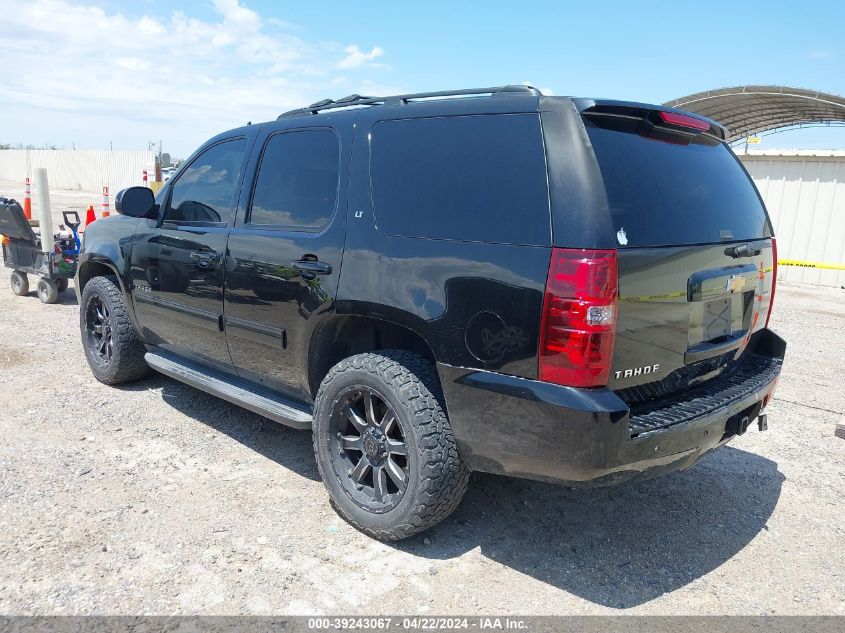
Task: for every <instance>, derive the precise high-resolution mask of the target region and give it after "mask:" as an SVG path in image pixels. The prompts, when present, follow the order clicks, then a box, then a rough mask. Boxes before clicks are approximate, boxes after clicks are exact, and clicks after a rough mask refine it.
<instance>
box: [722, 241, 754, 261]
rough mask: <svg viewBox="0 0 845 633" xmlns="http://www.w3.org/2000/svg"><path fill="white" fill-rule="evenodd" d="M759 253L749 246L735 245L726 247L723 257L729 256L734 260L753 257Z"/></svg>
mask: <svg viewBox="0 0 845 633" xmlns="http://www.w3.org/2000/svg"><path fill="white" fill-rule="evenodd" d="M760 253H761V249H759V248H755V247H754V246H752V245H751V244H737V245H736V246H728V247H727V248H726V249H725V255H730V256H731V257H733V258H734V259H737V258H738V257H754V256H755V255H759V254H760Z"/></svg>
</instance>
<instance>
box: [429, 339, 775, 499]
mask: <svg viewBox="0 0 845 633" xmlns="http://www.w3.org/2000/svg"><path fill="white" fill-rule="evenodd" d="M785 349H786V343H785V342H784V341H783V340H782V339H781V338H779V337H778V336H777V335H775V334H774V333H773V332H771V331H770V330H762V331H761V332H758V333H757V334H755V336H754V338H753V339H752V341H751V342H750V344H749V346H748V349H747V350H746V355H747V358H748V359H751V362H758V363H759V367H760V368H761V369H760V371H757V372H745V374H743V377H737V378H736V379H735V380H732V379H725V380H724V382H723V384H724V387H725V388H724V389H723V390H721V391H719V392H718V393H714V390H713V389H712V388H711V389H709V390H704V389H702V390H701V391H700V392H698V395H697V396H696V392H691V393H690V394H689V395H688V396H685V399H684V402H682V403H675V404H674V405H667V407H666V408H665V411H664V413H665V412H666V411H669V410H670V409H671V411H669V413H671V415H670V416H669V417H668V418H667V420H668V421H669V422H670V423H669V424H668V425H667V426H665V427H660V428H657V427H653V428H650V429H643V428H640V427H639V426H638V425H637V419H638V418H641V415H642V413H640V412H635V413H634V415H633V416H632V414H631V411H630V409H629V408H628V406H627V405H626V404H625V402H623V401H622V400H621V399H620V398H619V396H617V395H616V393H614V392H613V391H611V390H610V389H576V388H573V387H561V386H558V385H552V384H549V383H543V382H539V381H535V380H527V379H524V378H516V377H513V376H505V375H502V374H498V373H494V372H487V371H481V370H474V369H466V368H460V367H453V366H450V365H445V364H438V371H439V372H440V378H441V383H442V385H443V390H444V393H445V397H446V406H447V409H448V411H449V418H450V420H451V423H452V429H453V432H454V434H455V438H456V440H457V442H458V445H459V448H460V450H461V454H462V455H463V457H464V459H465V460H466V461H467V463H468V465H469V467H470V468H471V469H472V470H477V471H484V472H490V473H495V474H501V475H509V476H513V477H525V478H528V479H539V480H543V481H552V482H559V483H567V484H570V485H577V484H587V485H607V484H612V483H619V482H622V481H626V480H631V479H641V478H650V477H653V476H656V475H659V474H662V473H665V472H671V471H673V470H681V469H684V468H688V467H690V466H692V465H693V464H694V463H695V462H697V461H698V460H699V459H700V458H701V457H702V456H703V455H705V454H706V453H707V452H709V451H711V450H713V449H714V448H716V447H718V446H721V445H722V444H724V443H726V442H728V441H729V440H730V439H731V437H733V436H734V435H735V434H736V432H737V430H738V424H737V421H738V420H740V419H742V418H744V417H748V418H749V421H753V419H754V418H756V417H757V416H758V415H759V413H760V411H761V410H762V407H763V406H764V404H765V403H766V401H767V396H768V395H769V394H770V393H771V392H772V390H773V389H774V387H775V384H776V382H777V379H778V376H779V374H780V367H781V363H782V361H783V356H784V352H785ZM716 380H719V379H716ZM741 380H744V381H745V382H743V383H742V385H741V386H742V388H739V387H738V385H739V383H740V381H741ZM696 402H697V406H691V405H694V404H695V403H696ZM681 410H685V411H687V417H685V418H680V417H679V411H681ZM646 413H647V415H649V416H652V422H653V414H654V412H653V410H652V411H648V412H646ZM632 420H633V422H632Z"/></svg>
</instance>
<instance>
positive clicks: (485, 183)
mask: <svg viewBox="0 0 845 633" xmlns="http://www.w3.org/2000/svg"><path fill="white" fill-rule="evenodd" d="M371 142H372V146H371V152H372V153H371V165H370V168H371V172H370V173H371V176H372V195H373V206H374V210H375V218H376V225H377V227H378V229H379V230H380V231H382V232H383V233H388V234H390V235H400V236H406V237H424V238H436V239H448V240H463V241H476V242H502V243H512V244H531V245H540V246H546V245H548V244H550V242H551V228H550V222H551V220H550V214H549V192H548V184H547V178H546V158H545V152H544V149H543V139H542V135H541V132H540V118H539V115H537V114H506V115H477V116H457V117H443V118H428V119H403V120H394V121H382V122H380V123H377V124H376V125H375V126H374V127H373V131H372V141H371Z"/></svg>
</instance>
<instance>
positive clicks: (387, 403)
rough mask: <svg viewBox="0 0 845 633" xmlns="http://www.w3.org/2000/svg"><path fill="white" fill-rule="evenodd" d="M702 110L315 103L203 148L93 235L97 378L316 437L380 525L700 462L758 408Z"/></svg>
mask: <svg viewBox="0 0 845 633" xmlns="http://www.w3.org/2000/svg"><path fill="white" fill-rule="evenodd" d="M725 138H726V132H725V130H724V129H723V128H722V127H721V126H720V125H719V124H717V123H715V122H714V121H711V120H708V119H704V118H701V117H700V116H697V115H694V114H691V113H686V112H682V111H678V110H673V109H669V108H665V107H661V106H654V105H646V104H640V103H629V102H621V101H609V100H599V99H575V98H564V97H545V96H543V95H542V94H540V93H539V92H538V91H537V90H535V89H533V88H530V87H526V86H507V87H504V88H492V89H483V90H460V91H450V92H438V93H426V94H412V95H400V96H394V97H379V98H375V97H362V96H359V95H353V96H351V97H347V98H345V99H340V100H338V101H331V100H326V101H321V102H319V103H315V104H313V105H312V106H309V107H307V108H303V109H301V110H295V111H292V112H287V113H285V114H283V115H281V116H280V117H279V118H278V119H277V120H275V121H271V122H268V123H262V124H260V125H247V126H245V127H242V128H238V129H235V130H232V131H230V132H226V133H224V134H221V135H219V136H217V137H215V138H213V139H211V140H210V141H208V142H207V143H206V144H205V145H203V146H202V147H201V148H200V149H199V150H198V151H197V152H196V153H195V154H194V155H193V156H192V157H191V158H190V159H189V160H187V161H186V162H185V164H184V165H183V166H182V167H181V168H180V169H179V171H178V172H177V173H176V174H175V175H174V176H173V177H172V178H171V179H170V180H169V181H168V182H167V184H166V185H165V187H164V188H163V189H162V190H161V191H160V192H159V193H158V195H157V196H156V197H155V199H154V198H153V194H152V193H151V192H150V190H148V189H144V188H141V187H133V188H130V189H126V190H124V191H122V192H121V193H120V194H118V196H117V198H116V200H115V202H116V205H115V206H116V209H117V211H118V212H119V213H120V214H121V215H117V216H114V217H110V218H108V219H106V220H100V221H98V222H96V223H95V224H93V225H91V226H90V227H89V228H88V230H87V231H86V232H85V242H84V248H83V253H82V255H81V257H80V259H79V270H78V273H77V276H76V289H77V293H78V294H79V301H80V329H81V333H82V340H83V344H84V348H85V353H86V356H87V358H88V362H89V363H90V365H91V369H92V370H93V372H94V375H95V376H96V377H97V379H99V380H100V381H102V382H105V383H108V384H112V383H119V382H124V381H129V380H134V379H137V378H140V377H142V376H144V375H145V374H146V373H147V372H148V371H149V368H153V369H155V370H157V371H159V372H161V373H164V374H166V375H168V376H172V377H174V378H176V379H177V380H181V381H183V382H186V383H188V384H190V385H193V386H195V387H197V388H199V389H202V390H204V391H207V392H209V393H211V394H214V395H216V396H219V397H221V398H224V399H226V400H229V401H230V402H234V403H237V404H239V405H241V406H243V407H244V408H247V409H249V410H251V411H255V412H257V413H260V414H261V415H264V416H266V417H268V418H271V419H273V420H276V421H278V422H281V423H283V424H288V425H290V426H293V427H296V428H300V429H312V430H313V437H314V451H315V453H316V458H317V464H318V466H319V469H320V473H321V474H322V477H323V481H324V482H325V485H326V488H327V489H328V492H329V495H330V497H331V500H332V502H333V503H334V506H335V507H336V508H337V510H338V511H339V513H340V514H341V515H342V516H343V517H344V518H345V519H346V520H347V521H349V522H350V523H352V524H353V525H355V526H356V527H358V528H359V529H361V530H363V531H364V532H366V533H367V534H370V535H372V536H375V537H377V538H380V539H388V540H389V539H401V538H404V537H407V536H409V535H411V534H414V533H416V532H418V531H420V530H423V529H425V528H427V527H429V526H431V525H434V524H435V523H437V522H438V521H440V520H442V519H443V518H444V517H446V516H447V515H449V513H450V512H452V511H453V510H454V509H455V507H456V506H457V505H458V503H459V502H460V500H461V497H462V495H463V494H464V492H465V490H466V487H467V483H468V481H469V474H470V472H471V471H485V472H489V473H498V474H503V475H511V476H516V477H528V478H532V479H541V480H546V481H552V482H561V483H565V484H567V485H577V484H592V485H597V484H608V483H616V482H621V481H624V480H631V479H639V478H643V477H650V476H653V475H655V474H659V473H664V472H669V471H673V470H677V469H683V468H687V467H689V466H690V465H692V464H693V463H695V462H696V461H697V460H698V459H700V458H701V457H702V455H704V454H706V453H707V452H708V451H710V450H712V449H714V448H716V447H718V446H721V445H722V444H724V443H726V442H727V441H729V440H730V439H731V438H732V437H733V436H735V435H738V434H741V433H744V432H745V430H746V429H747V427H748V426H749V424H750V423H751V422H752V421H753V420H755V419H757V423H758V426H759V428H760V429H761V430H762V429H764V428H765V427H766V416H765V415H762V414H761V412H762V411H763V409H764V408H765V406H766V404H767V403H768V401H769V399H770V398H771V395H772V391H773V389H774V387H775V383H776V381H777V379H778V375H779V373H780V369H781V364H782V361H783V355H784V350H785V347H786V346H785V343H784V341H782V340H781V339H780V338H778V337H777V336H776V335H775V334H773V333H772V332H771V331H770V330H769V329H767V324H768V320H769V314H770V311H771V306H772V299H773V297H774V291H775V278H776V262H777V257H776V251H775V248H776V246H775V240H774V237H773V233H772V226H771V223H770V221H769V218H768V216H767V214H766V210H765V208H764V206H763V203H762V201H761V199H760V196H759V195H758V193H757V191H756V190H755V188H754V185H753V183H752V182H751V179H750V178H749V177H748V174H747V173H746V172H745V170H744V169H743V167H742V165H741V164H740V162H739V161H738V160H737V158H736V157H735V156H734V154H733V153H732V152H731V150H730V149H729V148H728V146H727V145H726V143H725Z"/></svg>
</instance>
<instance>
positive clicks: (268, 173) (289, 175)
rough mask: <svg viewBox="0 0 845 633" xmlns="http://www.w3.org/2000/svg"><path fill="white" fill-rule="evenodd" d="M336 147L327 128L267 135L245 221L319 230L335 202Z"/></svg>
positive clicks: (332, 136)
mask: <svg viewBox="0 0 845 633" xmlns="http://www.w3.org/2000/svg"><path fill="white" fill-rule="evenodd" d="M339 160H340V146H339V144H338V140H337V136H335V134H334V132H331V131H329V130H302V131H297V132H286V133H282V134H276V135H274V136H271V137H270V140H268V141H267V145H266V146H265V148H264V154H263V156H262V157H261V166H260V167H259V168H258V178H257V179H256V183H255V193H254V194H253V196H252V208H251V210H250V214H249V224H260V225H273V226H276V227H291V228H295V229H319V228H321V227H323V226H325V225H326V224H328V222H329V219H330V218H331V216H332V213H333V212H334V208H335V205H336V204H337V184H338V165H339Z"/></svg>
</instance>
